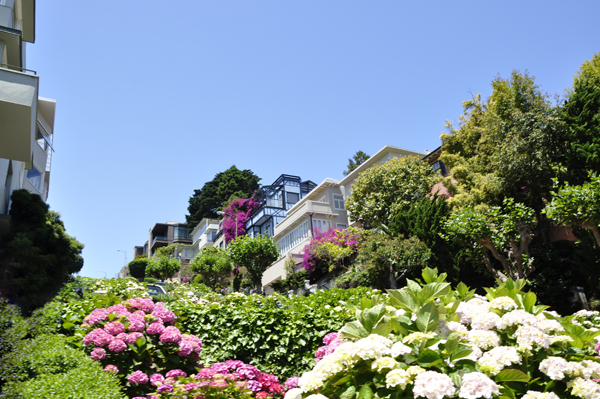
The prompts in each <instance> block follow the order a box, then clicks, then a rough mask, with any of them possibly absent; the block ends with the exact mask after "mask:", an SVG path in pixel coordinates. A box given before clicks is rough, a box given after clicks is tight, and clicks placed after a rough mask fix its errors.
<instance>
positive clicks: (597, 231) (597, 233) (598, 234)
mask: <svg viewBox="0 0 600 399" xmlns="http://www.w3.org/2000/svg"><path fill="white" fill-rule="evenodd" d="M581 227H583V228H586V229H589V230H592V233H593V234H594V238H595V239H596V245H598V246H599V247H600V226H597V225H595V224H592V223H590V222H583V223H581Z"/></svg>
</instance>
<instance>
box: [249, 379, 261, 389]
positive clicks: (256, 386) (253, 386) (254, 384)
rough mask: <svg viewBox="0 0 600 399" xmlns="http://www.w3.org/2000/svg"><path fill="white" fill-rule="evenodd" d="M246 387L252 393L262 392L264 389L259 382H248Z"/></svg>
mask: <svg viewBox="0 0 600 399" xmlns="http://www.w3.org/2000/svg"><path fill="white" fill-rule="evenodd" d="M246 386H247V387H248V389H249V390H251V391H252V392H259V391H260V390H262V389H263V386H262V384H261V383H260V382H258V381H254V380H250V381H248V382H247V384H246Z"/></svg>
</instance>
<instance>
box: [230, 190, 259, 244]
mask: <svg viewBox="0 0 600 399" xmlns="http://www.w3.org/2000/svg"><path fill="white" fill-rule="evenodd" d="M258 206H259V203H258V202H256V201H255V200H254V195H252V197H250V198H236V199H234V200H232V201H231V202H230V203H229V205H227V206H226V207H225V208H223V213H224V216H223V234H224V235H225V242H226V243H229V242H231V241H233V240H235V239H236V238H237V237H240V236H243V235H246V220H248V217H250V215H251V214H252V212H254V210H255V209H256V208H258ZM236 234H237V235H236Z"/></svg>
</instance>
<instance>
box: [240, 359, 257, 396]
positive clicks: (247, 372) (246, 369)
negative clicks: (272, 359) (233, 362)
mask: <svg viewBox="0 0 600 399" xmlns="http://www.w3.org/2000/svg"><path fill="white" fill-rule="evenodd" d="M237 372H238V374H239V375H240V376H241V377H242V378H245V379H247V380H255V379H257V378H258V376H259V375H260V371H259V370H258V369H257V368H256V367H254V366H251V365H249V364H245V365H243V366H242V367H240V368H239V369H238V371H237ZM259 391H260V389H259ZM257 392H258V391H257Z"/></svg>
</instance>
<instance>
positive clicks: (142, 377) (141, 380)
mask: <svg viewBox="0 0 600 399" xmlns="http://www.w3.org/2000/svg"><path fill="white" fill-rule="evenodd" d="M127 381H129V382H130V383H131V384H145V383H147V382H148V375H146V374H145V373H143V372H142V371H140V370H138V371H135V372H133V373H132V374H130V375H129V377H127Z"/></svg>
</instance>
